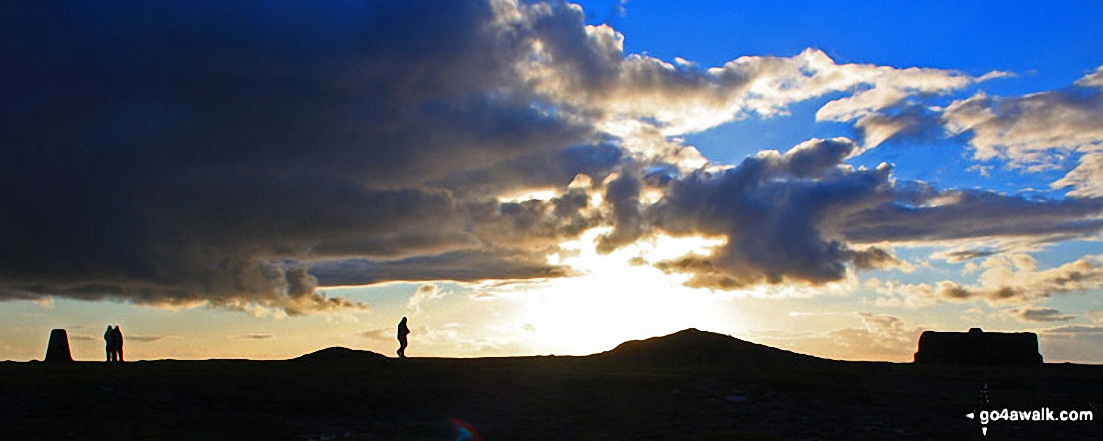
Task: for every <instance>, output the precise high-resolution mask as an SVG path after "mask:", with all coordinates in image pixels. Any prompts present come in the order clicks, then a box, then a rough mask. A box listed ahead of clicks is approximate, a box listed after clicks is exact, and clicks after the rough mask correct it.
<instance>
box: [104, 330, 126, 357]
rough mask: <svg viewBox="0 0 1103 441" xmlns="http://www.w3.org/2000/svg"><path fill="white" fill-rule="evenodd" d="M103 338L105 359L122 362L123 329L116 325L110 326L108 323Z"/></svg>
mask: <svg viewBox="0 0 1103 441" xmlns="http://www.w3.org/2000/svg"><path fill="white" fill-rule="evenodd" d="M103 339H104V340H105V341H106V342H107V361H108V362H122V361H123V331H122V330H121V329H119V327H118V326H115V327H114V328H112V327H111V325H108V326H107V331H106V332H104V333H103Z"/></svg>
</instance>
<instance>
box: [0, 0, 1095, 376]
mask: <svg viewBox="0 0 1103 441" xmlns="http://www.w3.org/2000/svg"><path fill="white" fill-rule="evenodd" d="M580 8H581V9H579V7H576V6H572V5H569V4H567V3H561V2H549V3H544V2H522V3H517V2H514V1H510V0H502V1H468V0H457V1H444V2H426V3H418V2H395V3H389V2H380V3H374V4H372V5H368V6H367V7H363V5H361V6H354V5H352V4H333V5H330V6H329V7H325V8H321V7H318V6H317V5H310V4H277V3H272V4H265V5H260V6H258V5H252V6H249V5H238V6H233V7H228V8H214V7H210V6H208V5H202V4H194V5H183V4H181V5H145V4H141V3H140V2H123V1H120V2H107V3H102V4H96V5H90V4H81V3H69V4H66V3H61V4H44V5H28V6H25V7H21V8H19V10H14V11H12V13H11V14H9V17H15V18H14V21H11V20H9V21H11V22H10V23H9V22H0V25H4V26H0V29H3V30H0V39H2V40H3V41H9V42H12V43H11V44H10V46H5V47H4V48H3V49H2V51H3V52H0V66H4V67H2V68H0V76H3V77H5V78H9V79H10V80H8V84H9V85H13V87H8V88H6V89H5V90H6V91H8V92H10V95H11V97H12V99H10V100H7V101H6V102H5V103H4V105H3V106H4V107H3V108H2V109H0V110H2V112H0V115H2V116H3V117H4V118H3V120H2V122H0V129H2V130H4V131H6V132H7V133H11V134H12V136H10V137H9V139H7V140H4V141H0V142H3V144H0V148H2V149H3V151H4V152H5V155H6V158H7V161H6V165H5V166H4V167H2V168H0V173H2V174H0V178H2V179H0V182H4V183H5V185H4V186H3V188H2V189H0V205H3V206H5V207H8V209H7V210H5V212H4V213H0V225H5V226H6V228H5V232H4V233H2V234H3V236H0V320H4V321H5V322H6V323H12V325H11V326H9V327H7V328H6V329H3V330H0V341H2V343H0V359H16V360H25V359H31V358H36V357H40V356H41V352H42V350H43V348H42V347H41V346H42V343H43V342H45V337H46V335H48V332H49V329H51V328H56V327H62V328H67V329H69V330H70V335H71V336H73V347H74V352H75V355H76V356H77V358H78V359H80V358H83V359H97V358H98V357H100V356H101V355H102V352H101V348H100V345H101V344H102V342H100V341H99V337H98V334H99V333H100V331H99V330H100V329H103V328H104V327H105V326H106V325H107V324H109V323H110V324H120V325H121V326H122V327H123V330H124V332H125V333H127V335H128V336H130V339H129V340H128V342H131V343H130V344H131V345H132V346H131V347H130V349H128V353H129V354H131V357H132V358H139V359H141V358H144V359H155V358H211V357H219V358H226V357H245V358H288V357H293V356H296V355H299V354H302V353H305V352H309V351H312V350H315V349H319V348H322V347H326V346H333V345H341V346H347V347H355V348H362V349H369V350H374V351H377V352H381V353H385V354H391V353H392V352H393V351H394V349H395V346H396V345H395V342H394V337H393V334H394V332H393V329H394V326H395V324H396V323H397V322H398V320H399V318H401V317H402V316H408V317H410V324H411V328H412V329H413V331H414V334H413V335H412V336H411V339H412V344H411V347H410V349H409V351H408V353H409V354H411V355H414V356H461V357H467V356H484V355H528V354H547V353H557V354H586V353H592V352H597V351H602V350H606V349H609V348H611V347H613V346H614V345H616V344H617V343H619V342H621V341H624V340H627V339H634V338H646V337H651V336H654V335H660V334H664V333H669V332H674V331H677V330H680V329H684V328H688V327H697V328H700V329H707V330H712V331H717V332H722V333H726V334H732V335H736V336H738V337H740V338H745V339H748V340H752V341H756V342H760V343H765V344H770V345H775V346H779V347H785V348H788V349H792V350H796V351H799V352H804V353H809V354H813V355H818V356H824V357H831V358H839V359H861V360H890V361H908V360H910V357H911V354H912V353H913V352H914V348H915V342H916V339H917V337H918V335H919V333H920V332H922V331H923V330H928V329H936V330H964V329H967V328H970V327H984V328H985V329H988V330H1006V331H1032V332H1037V333H1039V335H1040V337H1041V341H1042V353H1043V354H1044V355H1045V356H1046V357H1047V360H1050V361H1064V360H1070V361H1079V362H1092V363H1101V362H1103V353H1100V352H1099V351H1098V349H1097V348H1098V347H1099V343H1101V341H1100V338H1101V336H1103V300H1101V294H1103V245H1101V244H1100V239H1101V236H1100V234H1101V231H1103V55H1101V54H1103V26H1100V19H1099V17H1103V4H1100V3H1099V2H1061V3H1060V4H1052V3H1049V2H966V3H964V4H963V3H961V2H920V3H916V2H912V3H898V2H872V1H870V2H858V1H846V2H777V1H754V2H720V1H718V2H705V1H687V2H659V1H645V0H628V1H626V2H607V1H596V2H588V1H587V2H581V4H580ZM105 17H109V18H110V20H108V19H107V18H105ZM108 22H110V24H111V25H110V26H105V24H106V23H108ZM882 164H884V165H882ZM595 329H596V330H595Z"/></svg>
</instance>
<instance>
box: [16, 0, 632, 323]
mask: <svg viewBox="0 0 1103 441" xmlns="http://www.w3.org/2000/svg"><path fill="white" fill-rule="evenodd" d="M58 7H60V6H52V5H25V6H21V7H19V8H21V9H24V10H21V11H11V12H12V13H13V15H18V16H20V17H24V18H25V20H21V24H19V25H13V26H5V27H4V30H3V31H0V32H2V35H0V38H3V40H4V41H11V42H13V43H12V46H11V47H10V48H9V49H10V50H5V51H4V55H3V56H2V57H4V59H0V65H3V66H4V67H3V68H0V69H2V71H0V72H2V74H3V76H4V77H5V78H6V79H7V81H8V82H9V83H10V84H19V85H20V87H19V88H18V89H12V91H11V92H12V93H11V94H10V96H9V97H8V99H6V100H5V104H4V109H3V114H4V115H5V117H4V118H2V122H0V129H2V130H3V131H4V132H5V133H7V134H8V136H6V137H5V140H4V145H3V148H4V151H5V161H4V163H5V165H4V166H3V175H2V176H3V184H4V185H3V186H2V188H0V205H3V206H5V210H4V213H3V214H0V223H2V224H3V225H5V235H4V237H3V238H0V293H2V294H0V298H3V299H37V298H43V297H45V296H50V295H53V296H58V297H68V298H76V299H83V300H100V299H108V298H113V299H123V300H126V301H129V302H132V303H136V304H146V305H155V306H164V307H194V306H197V305H209V306H215V307H224V308H231V309H242V310H254V309H256V308H258V307H259V308H279V309H283V310H284V311H285V312H286V313H288V314H302V313H313V312H326V311H336V310H343V309H358V308H364V307H365V305H362V304H359V303H356V302H352V301H347V300H343V299H332V298H328V297H326V296H325V295H324V294H322V293H320V292H318V291H317V283H318V281H317V280H316V279H317V277H316V276H315V275H314V274H311V273H309V272H308V270H309V269H310V268H314V267H316V266H318V264H317V263H316V262H326V263H332V262H334V261H339V260H340V259H350V260H351V262H352V263H351V264H356V263H359V262H365V261H368V260H372V259H390V263H389V264H387V263H383V264H380V266H383V267H386V268H389V269H392V270H391V271H389V273H390V274H393V273H395V272H396V271H398V270H393V269H394V268H396V265H397V264H396V263H395V262H399V261H401V259H411V260H408V261H407V262H411V263H412V264H414V266H417V265H416V264H421V263H424V262H426V261H428V260H433V258H432V257H426V256H441V255H444V256H450V255H455V254H448V253H456V252H462V251H464V250H477V251H469V252H470V253H472V254H479V253H483V254H487V255H501V254H504V253H508V252H505V251H501V250H497V249H496V247H495V244H496V243H497V242H496V240H507V239H508V238H495V237H486V236H487V235H484V234H473V233H472V232H471V231H470V229H471V226H472V225H474V224H476V223H478V221H479V219H473V218H472V217H473V216H474V217H478V216H485V214H484V212H480V211H477V210H471V209H470V208H472V207H487V208H486V209H489V210H491V211H492V212H496V211H497V210H498V208H499V207H498V206H496V205H495V204H493V196H494V194H495V193H496V192H499V191H505V190H507V189H517V188H528V187H535V186H549V185H550V186H555V187H560V188H565V187H566V185H567V184H568V183H569V182H570V181H571V180H572V179H574V177H575V176H576V175H577V174H579V173H591V174H593V175H594V176H596V177H598V178H600V177H602V176H603V175H604V174H606V173H608V169H610V168H612V167H613V166H614V165H615V164H616V163H617V162H618V161H619V158H620V155H619V148H618V147H616V146H609V145H605V146H602V142H603V141H604V139H605V137H603V136H598V135H596V134H595V133H596V132H595V131H594V129H593V127H591V125H590V124H589V123H588V122H587V121H585V120H579V119H577V118H575V117H574V116H570V115H566V114H556V113H554V112H550V111H548V109H549V108H550V107H548V106H544V107H541V106H540V104H541V103H543V102H544V101H543V99H542V98H541V97H540V96H538V95H535V94H533V93H532V91H531V88H530V87H529V85H528V84H527V83H526V80H525V79H524V78H522V77H520V76H519V75H518V73H517V70H516V66H518V65H519V64H522V63H523V62H524V61H525V60H528V59H529V57H530V55H531V49H532V48H531V45H532V44H533V41H534V38H535V37H534V36H535V35H536V34H535V32H536V31H535V30H534V29H533V28H531V27H530V26H529V25H528V24H526V23H525V22H524V21H523V20H521V21H518V19H516V17H512V18H511V15H510V14H511V12H510V11H511V10H512V11H514V12H516V8H517V7H518V6H517V5H510V4H508V2H468V1H450V2H439V3H435V4H434V5H433V7H432V8H421V7H418V6H417V5H408V4H402V5H399V4H394V5H388V4H379V3H373V4H370V5H365V4H342V5H330V6H318V5H314V4H302V5H281V6H275V5H237V6H229V7H228V8H229V9H227V7H222V6H220V7H217V8H215V7H213V6H203V5H187V6H184V5H146V4H142V3H140V2H122V3H119V2H115V3H109V4H94V5H93V4H86V5H77V6H74V7H75V8H76V9H72V10H66V11H64V12H61V11H57V10H54V9H56V8H58ZM195 23H203V25H202V26H195ZM49 29H54V30H58V31H57V32H54V31H50V30H49ZM285 43H286V44H285ZM26 53H34V54H36V56H35V57H32V58H26V57H22V56H21V55H18V54H26ZM11 56H18V57H19V59H18V60H16V59H9V57H11ZM543 158H558V159H557V160H556V161H554V162H555V163H556V164H557V165H558V166H557V167H552V168H543V169H538V168H536V167H533V166H532V164H533V163H534V162H538V161H542V160H543ZM488 165H490V168H489V169H488V168H487V167H488ZM534 171H539V172H534ZM476 197H477V198H479V199H478V200H475V199H468V198H476ZM505 209H506V210H508V209H509V207H505ZM567 214H573V213H567ZM505 217H508V216H505ZM572 220H578V219H574V218H572ZM578 221H579V222H581V224H579V225H585V219H582V220H578ZM574 227H575V228H576V229H577V228H580V227H579V226H578V225H574ZM515 230H519V229H515ZM480 233H482V232H480ZM522 233H524V232H522ZM535 234H550V233H546V232H540V233H535ZM565 234H568V235H569V234H570V233H565ZM526 245H527V244H526ZM524 252H525V253H529V254H531V253H533V252H534V250H532V249H528V250H525V251H524ZM395 259H398V260H395ZM439 260H440V259H437V261H439ZM533 262H534V259H526V260H524V264H525V265H526V266H525V267H523V268H522V269H515V268H512V267H509V265H507V264H506V262H504V261H500V262H497V263H496V265H495V266H494V268H499V269H502V270H503V272H502V273H500V274H495V273H493V272H492V271H491V270H489V269H488V270H482V271H481V273H480V274H479V275H478V277H486V278H510V277H517V276H520V277H525V276H528V275H531V274H533V273H539V274H541V275H542V276H551V275H556V274H558V273H556V272H555V271H554V270H548V271H542V272H541V271H540V270H542V269H543V268H540V269H533V270H529V268H533V267H535V266H538V265H536V264H535V263H533ZM333 265H336V264H333ZM456 266H459V263H458V262H456ZM331 267H332V265H331ZM467 270H468V271H467V273H471V272H474V271H479V270H473V269H470V268H467ZM398 272H402V273H404V274H414V273H416V270H414V269H407V270H403V271H398ZM373 274H375V273H373ZM438 275H439V272H438ZM327 276H328V277H330V278H331V279H332V278H333V275H332V271H330V272H327ZM410 277H412V278H414V279H420V278H422V277H424V276H419V275H416V274H415V275H412V276H410ZM460 277H464V276H462V275H461V276H460ZM470 277H475V276H470ZM470 277H469V278H470ZM347 278H348V277H343V278H341V279H342V280H343V279H347ZM381 278H382V279H387V278H388V277H387V276H382V277H381ZM364 279H365V280H372V279H369V278H364ZM378 279H380V277H376V280H378Z"/></svg>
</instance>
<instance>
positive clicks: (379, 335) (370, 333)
mask: <svg viewBox="0 0 1103 441" xmlns="http://www.w3.org/2000/svg"><path fill="white" fill-rule="evenodd" d="M396 329H397V328H376V329H369V330H367V331H364V332H361V333H359V334H357V335H359V336H361V337H364V338H366V339H368V340H372V341H394V339H395V338H396V337H395V335H396V334H395V332H397V331H396Z"/></svg>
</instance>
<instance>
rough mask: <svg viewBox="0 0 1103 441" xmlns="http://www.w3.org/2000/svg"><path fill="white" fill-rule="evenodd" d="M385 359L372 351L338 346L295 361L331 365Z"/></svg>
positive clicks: (303, 356) (312, 353) (300, 357)
mask: <svg viewBox="0 0 1103 441" xmlns="http://www.w3.org/2000/svg"><path fill="white" fill-rule="evenodd" d="M386 358H387V356H385V355H383V354H379V353H375V352H372V351H361V350H356V349H349V348H343V347H340V346H334V347H330V348H325V349H322V350H318V351H314V352H311V353H309V354H306V355H300V356H299V357H297V358H295V360H300V361H322V362H326V363H332V362H344V361H364V360H383V359H386Z"/></svg>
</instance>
